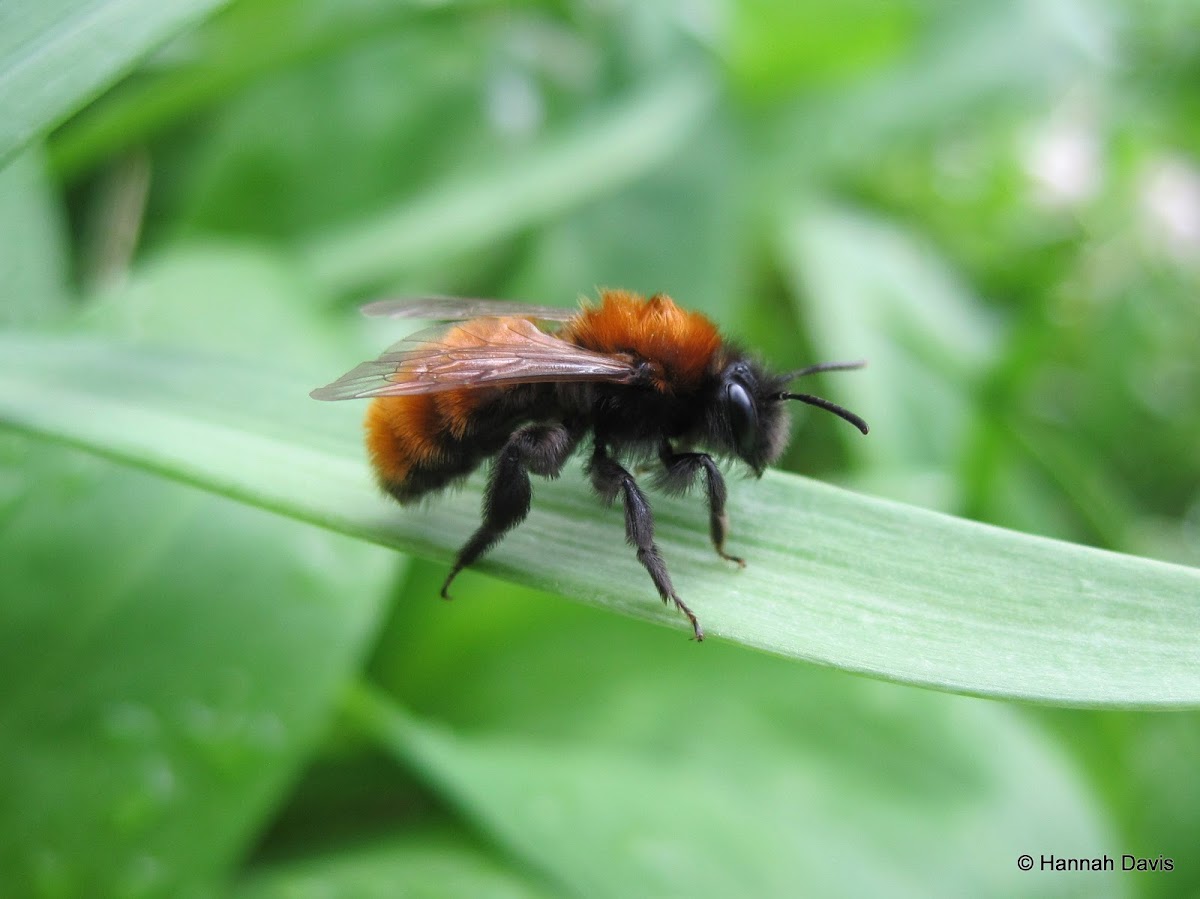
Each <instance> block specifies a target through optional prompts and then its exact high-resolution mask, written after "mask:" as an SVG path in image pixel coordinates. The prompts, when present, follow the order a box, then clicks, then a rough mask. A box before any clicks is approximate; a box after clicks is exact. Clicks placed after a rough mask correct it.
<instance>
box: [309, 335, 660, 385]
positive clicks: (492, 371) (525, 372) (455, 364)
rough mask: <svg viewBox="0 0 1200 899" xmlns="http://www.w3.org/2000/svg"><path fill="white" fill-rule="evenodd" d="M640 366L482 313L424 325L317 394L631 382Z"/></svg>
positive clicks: (619, 357)
mask: <svg viewBox="0 0 1200 899" xmlns="http://www.w3.org/2000/svg"><path fill="white" fill-rule="evenodd" d="M636 374H637V369H636V367H635V366H634V365H633V363H632V361H631V360H629V359H626V358H623V357H621V356H609V355H605V354H604V353H593V352H592V351H590V350H585V349H583V348H581V347H577V346H575V345H574V344H571V343H567V342H566V341H564V340H559V339H558V338H557V337H554V336H552V335H550V334H546V333H545V332H544V331H539V330H538V328H537V327H536V326H535V325H534V324H533V322H531V321H529V320H528V319H524V318H480V319H474V320H472V321H468V322H465V323H463V324H456V325H452V326H449V327H442V328H437V329H433V330H430V331H422V332H421V333H419V334H414V335H413V336H412V337H408V338H406V339H405V340H402V341H401V342H400V343H398V344H396V345H395V346H393V347H390V348H389V349H387V350H386V351H385V352H384V353H383V354H382V355H381V356H380V357H379V358H378V359H373V360H372V361H370V362H364V363H362V364H361V365H359V366H357V367H356V368H354V369H353V370H351V371H349V372H347V373H346V374H344V375H342V376H341V377H340V378H338V379H337V380H336V381H334V382H333V383H332V384H328V385H326V386H325V387H318V388H317V389H316V390H314V391H313V392H312V394H311V396H312V397H313V399H318V400H350V399H359V398H361V397H372V396H406V395H412V394H419V393H438V392H440V391H443V390H457V389H461V388H478V387H511V386H513V385H515V384H534V383H547V382H553V381H603V382H607V383H612V384H627V383H630V382H632V381H633V380H634V378H635V376H636Z"/></svg>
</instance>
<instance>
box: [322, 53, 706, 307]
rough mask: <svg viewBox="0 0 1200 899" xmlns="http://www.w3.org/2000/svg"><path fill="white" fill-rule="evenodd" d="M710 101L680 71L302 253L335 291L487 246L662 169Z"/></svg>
mask: <svg viewBox="0 0 1200 899" xmlns="http://www.w3.org/2000/svg"><path fill="white" fill-rule="evenodd" d="M712 96H713V90H712V86H711V84H710V83H709V81H708V79H707V78H706V77H705V76H703V75H702V74H700V73H697V72H695V71H693V70H690V69H684V70H683V71H681V72H680V73H678V74H675V75H673V76H671V77H667V78H664V79H663V80H662V81H660V82H659V83H657V84H654V85H653V86H651V87H649V88H646V89H645V90H642V91H640V92H638V93H635V94H634V95H633V96H631V97H630V98H628V99H627V100H624V101H622V102H620V103H618V104H617V105H615V106H614V107H613V108H612V109H609V110H606V111H605V113H604V114H603V115H597V116H595V117H593V118H592V119H590V120H589V121H587V122H585V123H584V124H583V125H581V126H579V127H578V128H575V129H573V130H570V131H569V132H567V133H564V134H561V135H555V136H553V137H550V138H548V139H547V140H546V141H545V142H544V143H543V144H542V145H541V146H540V147H538V148H536V149H535V150H533V151H532V152H529V153H526V154H524V155H522V156H521V157H520V158H519V159H518V160H516V161H514V162H510V163H506V164H504V165H502V166H498V167H497V168H495V169H494V170H491V171H487V172H476V173H473V174H471V175H469V176H464V177H462V178H457V179H455V180H453V181H452V182H450V183H445V184H440V185H438V186H436V187H435V188H433V189H432V190H430V191H429V192H427V193H425V194H422V195H421V196H418V197H415V198H413V199H411V200H409V201H406V202H404V203H401V204H399V205H398V206H396V207H394V208H392V209H389V210H386V211H385V212H383V213H382V214H380V215H378V216H375V217H373V218H370V219H366V220H363V221H359V222H355V223H354V224H352V225H349V226H347V227H345V228H343V229H341V230H338V231H331V232H329V233H327V234H323V235H321V236H319V237H317V238H315V239H314V240H312V241H311V242H310V244H309V245H308V246H306V247H304V248H303V252H302V254H301V256H302V258H303V260H305V262H306V263H307V264H308V266H309V270H310V272H311V273H312V276H313V278H314V279H315V280H316V282H317V283H318V284H319V285H320V286H321V287H322V288H323V289H324V290H326V291H327V292H333V293H336V292H347V291H352V290H354V289H358V288H362V287H364V286H369V285H371V284H376V283H379V282H381V281H383V280H385V279H386V278H387V277H388V276H390V275H393V274H395V273H396V272H399V271H403V270H404V269H405V268H406V267H409V266H414V265H417V264H427V263H429V262H430V261H431V260H432V259H446V258H448V257H452V256H453V255H454V254H457V253H462V252H465V251H468V250H473V249H478V248H480V247H485V246H487V245H488V244H489V243H491V242H493V241H495V240H497V239H499V238H502V237H504V236H506V235H509V234H513V233H515V232H517V231H519V230H520V229H522V228H526V227H528V226H530V225H532V224H535V223H538V222H541V221H544V220H545V219H547V218H550V217H552V216H553V215H555V214H557V213H560V212H562V211H564V210H566V209H570V208H571V207H572V206H575V205H578V204H580V203H582V202H583V201H585V200H587V199H589V198H591V197H595V196H600V195H603V194H605V193H606V192H608V191H611V190H613V189H614V188H615V187H617V186H620V185H622V184H626V183H628V182H629V181H632V180H634V179H635V178H636V177H637V176H639V175H642V174H644V173H646V172H647V171H650V170H651V169H653V168H654V167H655V166H657V165H661V164H662V163H664V162H665V161H666V160H668V159H670V158H671V156H672V154H673V153H675V152H676V151H677V150H678V149H679V148H680V146H682V145H683V144H684V142H685V141H687V140H688V138H689V136H690V135H691V134H692V133H693V132H694V130H695V127H696V126H697V125H698V124H699V122H700V121H701V119H702V118H703V116H704V114H705V113H706V112H708V111H709V109H710V108H711V103H712Z"/></svg>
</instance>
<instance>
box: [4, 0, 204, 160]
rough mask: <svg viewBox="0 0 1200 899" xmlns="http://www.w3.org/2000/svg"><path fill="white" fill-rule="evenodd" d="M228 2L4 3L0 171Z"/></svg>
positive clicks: (65, 0) (36, 0) (46, 0)
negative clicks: (159, 48) (187, 28)
mask: <svg viewBox="0 0 1200 899" xmlns="http://www.w3.org/2000/svg"><path fill="white" fill-rule="evenodd" d="M223 3H224V0H176V2H171V3H162V2H160V0H7V2H6V3H5V5H4V8H3V9H0V166H3V165H4V164H6V163H7V162H8V161H9V160H10V159H11V158H12V157H13V156H14V155H15V154H16V153H17V151H18V150H20V148H21V147H23V146H24V145H25V144H27V143H29V141H31V140H32V139H33V138H35V137H36V136H38V135H40V134H44V133H45V132H46V131H47V130H49V129H50V128H52V127H54V126H55V125H57V124H58V123H59V122H60V121H62V120H63V119H64V118H65V117H66V116H68V115H69V114H70V113H72V112H74V111H75V110H76V109H78V108H79V107H80V106H82V105H83V104H84V103H85V102H87V101H88V100H89V99H91V98H92V97H94V96H95V95H96V94H98V93H99V92H100V91H101V90H103V89H104V88H105V87H107V86H108V85H110V84H112V83H113V82H114V81H116V80H117V78H119V77H120V76H121V75H123V74H124V73H125V72H126V71H128V70H129V68H130V67H131V66H132V65H133V64H134V63H135V62H136V61H137V60H138V59H140V58H141V57H142V56H144V55H145V54H146V53H147V52H149V51H150V50H152V49H153V48H154V47H156V46H157V45H158V44H160V43H162V42H163V41H164V40H166V39H167V38H168V37H170V36H171V35H172V34H174V33H176V32H177V31H179V30H180V29H182V28H183V27H185V26H187V25H189V24H191V23H192V22H195V21H197V20H198V19H200V18H201V17H203V16H204V15H206V14H208V13H209V12H211V11H212V10H214V9H216V8H217V7H219V6H221V5H222V4H223Z"/></svg>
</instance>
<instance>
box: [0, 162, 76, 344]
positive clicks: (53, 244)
mask: <svg viewBox="0 0 1200 899" xmlns="http://www.w3.org/2000/svg"><path fill="white" fill-rule="evenodd" d="M67 274H68V253H67V246H66V227H65V223H64V222H63V220H62V213H61V211H60V209H59V206H58V198H57V196H55V193H54V191H53V189H52V188H51V185H50V183H49V180H48V179H47V178H46V173H45V170H44V168H43V164H42V154H41V152H40V150H38V149H31V150H29V151H28V152H26V153H24V154H23V155H21V156H20V157H19V158H17V159H15V160H14V161H13V162H12V164H11V165H9V166H7V167H6V168H3V169H0V284H3V285H4V287H3V291H0V323H3V324H4V325H29V324H30V323H32V322H36V321H42V320H45V319H51V318H54V317H55V316H57V315H59V314H61V313H62V311H63V307H64V306H65V301H66V298H67V295H68V289H67V280H68V277H67Z"/></svg>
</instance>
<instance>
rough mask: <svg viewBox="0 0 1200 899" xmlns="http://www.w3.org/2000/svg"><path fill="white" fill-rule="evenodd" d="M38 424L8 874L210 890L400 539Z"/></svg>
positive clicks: (4, 785)
mask: <svg viewBox="0 0 1200 899" xmlns="http://www.w3.org/2000/svg"><path fill="white" fill-rule="evenodd" d="M23 443H25V444H28V446H25V447H22V446H21V445H19V444H14V442H13V438H12V437H11V436H9V437H8V439H7V441H6V443H5V447H4V448H5V449H6V450H7V451H8V452H7V453H6V456H7V458H6V460H5V461H6V463H7V464H6V468H7V467H8V465H20V466H21V468H22V469H23V471H22V474H23V475H24V478H23V481H24V486H25V490H24V491H23V492H21V493H19V494H18V495H17V496H16V497H14V498H12V499H10V501H9V502H8V503H7V504H6V507H7V508H6V509H5V514H4V515H3V517H0V557H3V558H4V565H3V566H0V596H2V597H3V601H0V677H2V678H3V681H4V683H5V684H7V685H8V686H7V687H6V689H5V691H4V694H3V697H2V699H0V794H3V796H4V802H3V803H2V804H0V871H3V872H4V891H5V895H6V896H13V897H21V896H81V897H82V896H114V897H116V896H122V897H124V896H149V895H154V896H159V895H162V896H178V895H185V894H186V895H194V893H193V892H189V891H192V890H194V889H195V888H197V887H198V886H203V885H207V884H211V883H212V882H213V881H215V880H216V879H219V878H220V877H221V876H222V875H223V874H224V873H225V872H226V871H227V870H228V869H229V867H230V866H231V865H232V864H233V863H234V862H235V861H236V860H237V858H238V857H239V856H241V855H242V853H243V852H244V851H245V848H246V845H247V842H248V841H249V840H251V839H253V837H254V836H255V834H256V832H257V830H258V829H259V828H260V827H261V826H262V822H263V820H264V818H265V817H266V816H267V815H268V814H269V813H270V811H271V809H272V807H273V805H274V804H275V802H277V801H278V799H279V797H280V795H281V794H282V793H283V791H284V789H285V788H286V787H287V785H288V782H289V780H290V778H291V777H292V775H293V774H294V772H295V771H296V769H297V767H298V765H299V764H300V763H301V761H302V760H303V759H304V758H305V756H306V755H307V753H308V752H309V751H310V749H311V746H312V744H313V742H314V741H315V738H316V737H317V735H318V733H319V729H320V727H321V726H322V724H323V723H324V720H325V718H326V715H327V711H328V708H329V705H330V701H331V699H332V698H333V697H334V696H335V695H336V693H337V691H338V690H339V688H340V686H341V684H342V682H343V680H344V678H345V677H347V675H348V673H349V672H350V671H352V670H353V668H354V667H355V665H356V664H357V663H358V657H359V654H360V653H361V651H362V649H363V648H364V645H365V643H366V640H367V639H369V637H370V635H371V633H372V630H373V627H374V624H375V622H376V621H377V619H378V616H379V613H380V611H381V607H382V599H383V597H384V596H385V594H386V591H385V589H384V587H385V585H386V581H387V578H388V576H389V573H390V571H391V568H392V565H391V560H390V559H389V558H388V554H387V553H380V552H378V551H376V550H374V549H372V548H370V547H367V546H364V545H362V544H356V543H355V542H354V541H349V540H346V539H344V538H336V537H333V535H325V534H319V533H314V532H313V530H312V529H311V528H308V527H305V526H303V525H301V524H299V523H297V522H293V521H287V520H285V519H282V518H279V517H278V516H270V515H267V514H265V513H263V512H262V511H260V510H255V509H251V508H247V507H245V506H239V505H237V504H234V503H230V502H228V501H226V500H222V499H221V498H219V497H216V496H213V495H211V494H205V493H202V492H199V491H195V490H189V489H185V488H182V487H180V486H178V485H175V484H170V483H167V482H164V481H162V480H160V479H156V478H152V477H149V476H147V475H146V474H145V473H143V472H138V471H133V470H129V469H125V468H119V467H114V466H112V465H110V464H107V463H104V462H101V461H98V460H96V459H94V458H91V457H82V458H81V457H80V456H79V454H77V453H71V452H67V451H65V450H61V449H57V448H52V451H47V449H46V447H44V446H42V445H40V444H39V443H36V442H33V441H23ZM19 449H23V450H24V452H23V453H22V455H23V456H24V458H16V457H14V453H15V451H16V450H19Z"/></svg>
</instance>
